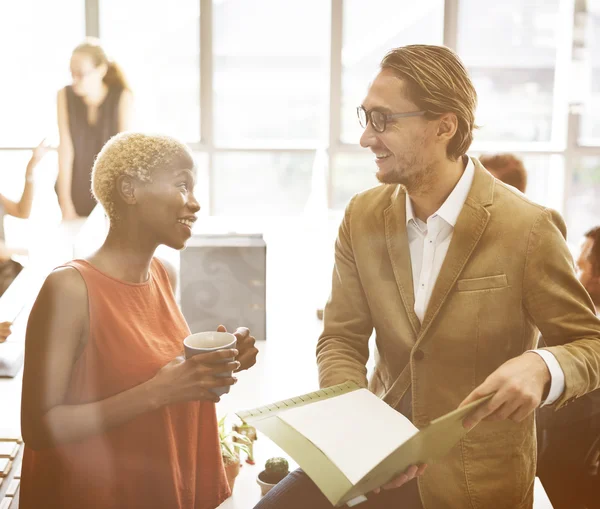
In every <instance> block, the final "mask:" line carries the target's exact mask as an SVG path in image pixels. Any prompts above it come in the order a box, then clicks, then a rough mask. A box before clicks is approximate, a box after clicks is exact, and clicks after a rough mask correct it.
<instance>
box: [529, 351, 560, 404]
mask: <svg viewBox="0 0 600 509" xmlns="http://www.w3.org/2000/svg"><path fill="white" fill-rule="evenodd" d="M528 351H529V352H535V353H537V354H538V355H539V356H540V357H541V358H542V359H543V360H544V362H545V363H546V366H548V371H550V390H549V391H548V396H547V397H546V399H545V400H544V401H543V402H542V404H541V405H540V406H547V405H551V404H552V403H554V402H555V401H556V400H557V399H558V398H560V396H561V394H562V393H563V392H564V390H565V372H564V371H563V370H562V368H561V367H560V364H559V363H558V361H557V360H556V357H554V354H553V353H552V352H549V351H548V350H528Z"/></svg>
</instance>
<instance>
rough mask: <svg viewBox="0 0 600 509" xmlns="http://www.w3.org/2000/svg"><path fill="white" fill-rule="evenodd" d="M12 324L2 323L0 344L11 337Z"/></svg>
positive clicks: (0, 326) (0, 325)
mask: <svg viewBox="0 0 600 509" xmlns="http://www.w3.org/2000/svg"><path fill="white" fill-rule="evenodd" d="M11 325H12V323H10V322H0V343H4V342H5V341H6V338H7V337H8V336H10V326H11Z"/></svg>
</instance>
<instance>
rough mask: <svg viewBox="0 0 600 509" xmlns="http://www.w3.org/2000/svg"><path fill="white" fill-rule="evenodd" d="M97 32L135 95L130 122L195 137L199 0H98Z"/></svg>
mask: <svg viewBox="0 0 600 509" xmlns="http://www.w3.org/2000/svg"><path fill="white" fill-rule="evenodd" d="M99 9H100V38H101V40H102V43H103V44H104V46H105V47H106V50H107V53H108V54H109V57H112V58H114V59H115V61H116V62H117V63H118V64H119V65H120V66H121V67H122V68H123V72H124V73H125V76H126V78H127V80H128V81H129V84H130V85H131V88H132V90H133V94H134V98H135V119H134V127H135V128H136V129H141V130H144V131H153V132H160V133H165V134H169V135H172V136H177V137H179V138H181V139H182V140H184V141H186V142H198V141H200V54H199V47H200V46H199V37H200V34H199V31H200V2H199V1H198V0H178V1H177V2H168V1H166V0H157V1H156V2H153V3H152V5H149V4H148V2H146V1H144V0H100V6H99Z"/></svg>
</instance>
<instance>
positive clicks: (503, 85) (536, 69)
mask: <svg viewBox="0 0 600 509" xmlns="http://www.w3.org/2000/svg"><path fill="white" fill-rule="evenodd" d="M559 3H560V0H507V1H505V2H482V1H481V0H461V2H460V3H459V5H460V10H459V27H458V53H459V55H460V56H461V58H462V59H463V61H464V62H465V65H466V66H467V67H468V69H469V72H470V74H471V78H472V79H473V82H474V84H475V88H476V90H477V93H478V95H479V107H478V110H477V119H476V122H477V123H478V124H479V125H480V126H481V129H480V130H479V131H477V132H476V134H475V135H476V139H478V140H493V141H498V140H503V141H504V140H511V141H550V139H551V128H552V106H553V88H554V68H555V59H556V41H557V39H558V37H557V27H558V26H559V23H564V22H565V20H561V19H560V18H559V16H558V11H559Z"/></svg>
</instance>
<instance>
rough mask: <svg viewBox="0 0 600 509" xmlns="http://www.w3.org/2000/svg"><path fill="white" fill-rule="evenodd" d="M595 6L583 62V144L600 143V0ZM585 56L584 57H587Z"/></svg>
mask: <svg viewBox="0 0 600 509" xmlns="http://www.w3.org/2000/svg"><path fill="white" fill-rule="evenodd" d="M589 6H590V7H592V6H593V7H594V8H593V9H591V10H590V12H589V13H588V14H587V18H588V19H587V24H586V27H585V30H586V32H585V33H586V39H587V51H586V52H585V54H584V55H585V57H587V59H586V60H584V61H583V62H582V65H583V68H584V71H591V72H584V74H583V76H582V79H583V80H585V81H586V82H584V83H583V91H584V103H583V109H582V114H581V126H580V133H579V143H580V144H581V145H600V1H598V0H596V1H595V2H590V4H589ZM585 57H584V58H585Z"/></svg>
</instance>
